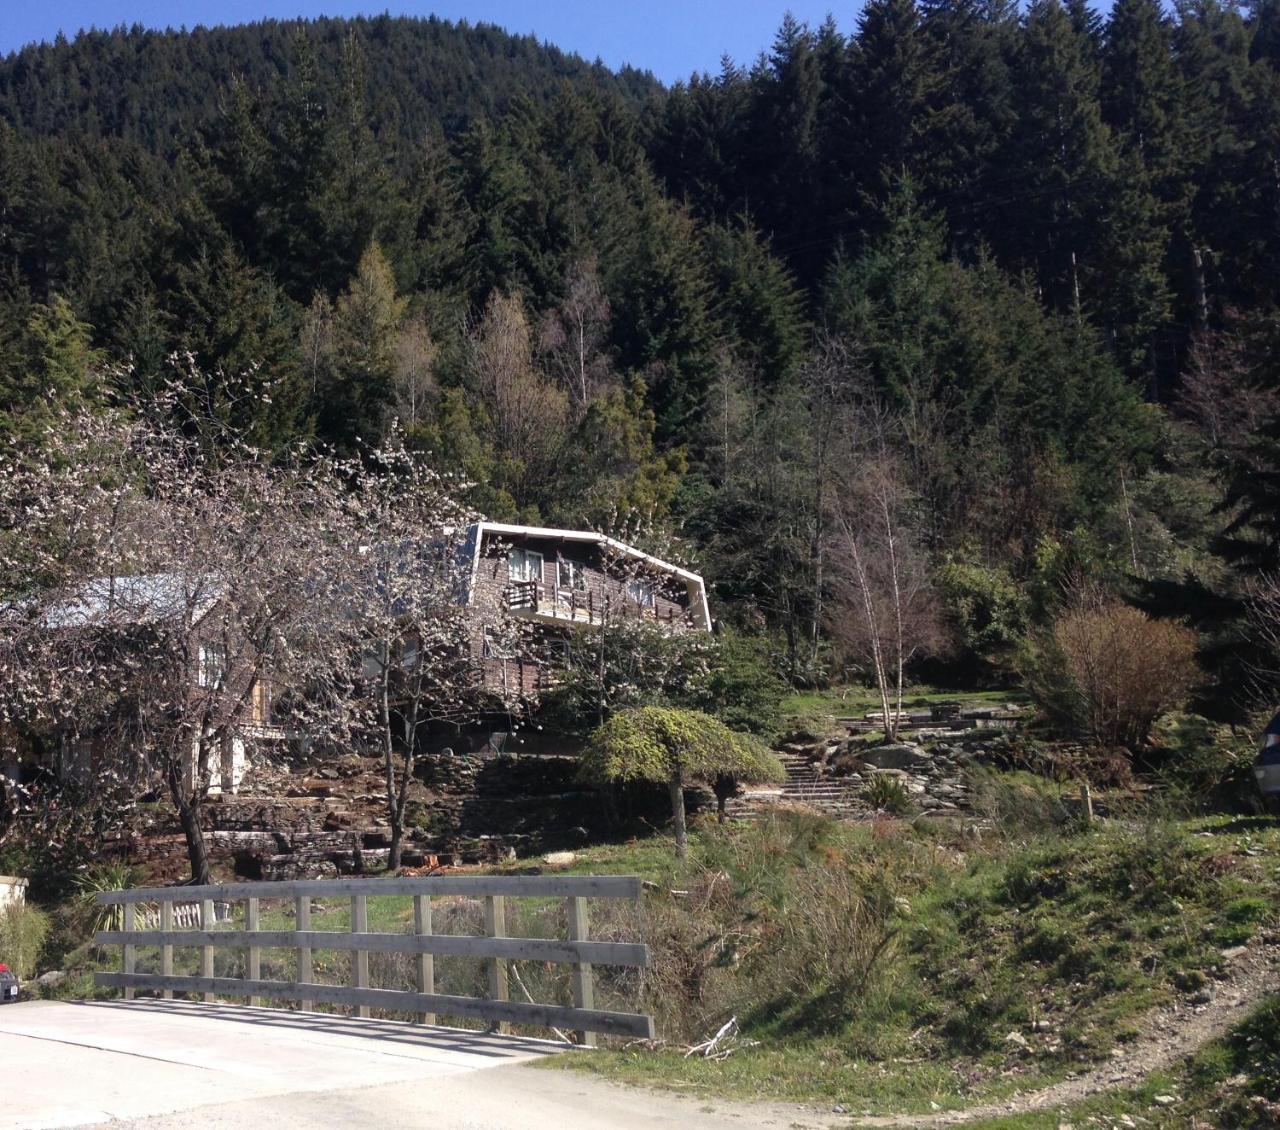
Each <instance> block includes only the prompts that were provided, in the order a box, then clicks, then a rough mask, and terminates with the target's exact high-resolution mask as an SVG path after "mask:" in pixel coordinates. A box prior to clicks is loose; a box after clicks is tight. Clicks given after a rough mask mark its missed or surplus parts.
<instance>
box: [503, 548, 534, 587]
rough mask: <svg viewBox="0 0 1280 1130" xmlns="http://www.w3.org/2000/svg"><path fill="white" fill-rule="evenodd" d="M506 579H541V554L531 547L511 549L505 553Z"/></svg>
mask: <svg viewBox="0 0 1280 1130" xmlns="http://www.w3.org/2000/svg"><path fill="white" fill-rule="evenodd" d="M507 579H508V580H511V581H538V582H539V583H541V581H542V554H541V553H537V552H535V551H534V550H532V549H513V550H511V551H510V552H509V553H508V554H507Z"/></svg>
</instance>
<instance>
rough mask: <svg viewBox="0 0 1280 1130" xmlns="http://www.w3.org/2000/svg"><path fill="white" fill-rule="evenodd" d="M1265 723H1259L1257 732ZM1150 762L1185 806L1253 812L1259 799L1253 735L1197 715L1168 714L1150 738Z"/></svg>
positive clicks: (1160, 777) (1174, 797) (1170, 793)
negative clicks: (1254, 766) (1246, 809)
mask: <svg viewBox="0 0 1280 1130" xmlns="http://www.w3.org/2000/svg"><path fill="white" fill-rule="evenodd" d="M1265 724H1266V719H1260V720H1258V722H1257V724H1256V725H1255V726H1254V727H1252V729H1253V731H1254V732H1257V731H1259V730H1261V729H1262V727H1263V726H1264V725H1265ZM1151 741H1152V743H1153V745H1155V746H1156V747H1157V748H1156V749H1155V750H1154V751H1153V757H1152V761H1153V763H1154V765H1155V769H1156V775H1157V777H1158V778H1159V780H1160V782H1161V783H1162V784H1163V785H1164V786H1165V788H1166V790H1167V792H1168V794H1169V795H1170V797H1171V798H1173V799H1175V800H1178V801H1180V802H1182V803H1184V804H1185V805H1187V806H1190V807H1193V808H1197V807H1203V806H1205V805H1212V806H1214V807H1220V806H1222V805H1227V806H1229V807H1233V808H1241V807H1245V808H1247V807H1249V804H1250V802H1251V801H1253V800H1254V799H1255V798H1256V797H1257V785H1256V784H1255V783H1254V777H1253V761H1254V757H1255V755H1256V749H1255V747H1254V743H1253V740H1252V737H1251V735H1248V736H1246V735H1245V734H1242V733H1239V732H1235V731H1234V730H1233V729H1232V728H1230V727H1226V726H1218V725H1215V724H1214V723H1212V722H1210V721H1209V720H1208V719H1207V718H1202V717H1201V716H1200V715H1198V714H1180V713H1175V714H1168V715H1165V716H1164V717H1163V718H1161V719H1160V720H1159V721H1158V723H1157V724H1156V726H1155V727H1154V729H1153V730H1152V734H1151Z"/></svg>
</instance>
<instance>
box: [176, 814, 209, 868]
mask: <svg viewBox="0 0 1280 1130" xmlns="http://www.w3.org/2000/svg"><path fill="white" fill-rule="evenodd" d="M174 799H175V801H176V803H177V808H178V820H179V822H180V823H181V824H182V834H183V835H184V836H185V837H186V838H187V858H188V859H189V860H190V862H191V881H192V882H193V883H194V884H195V885H196V886H202V885H204V884H205V883H208V882H209V880H210V876H209V848H208V846H207V845H206V844H205V842H204V830H203V829H202V828H201V827H200V810H201V808H202V807H203V806H202V804H201V803H200V802H199V801H198V800H193V799H192V798H189V797H187V798H178V797H175V798H174Z"/></svg>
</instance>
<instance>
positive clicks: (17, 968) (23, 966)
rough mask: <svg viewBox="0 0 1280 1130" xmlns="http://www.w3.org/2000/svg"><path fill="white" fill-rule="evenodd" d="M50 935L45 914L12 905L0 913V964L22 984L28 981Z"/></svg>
mask: <svg viewBox="0 0 1280 1130" xmlns="http://www.w3.org/2000/svg"><path fill="white" fill-rule="evenodd" d="M48 935H49V916H48V915H47V914H45V912H44V911H43V910H41V909H40V908H39V907H38V906H32V905H31V904H30V903H10V904H9V905H8V906H6V907H5V908H4V910H2V911H0V961H3V962H4V963H5V964H6V965H8V966H9V968H10V969H12V970H13V971H14V972H15V973H16V974H17V975H18V977H19V979H20V980H23V981H26V980H29V979H30V978H31V977H32V976H34V975H35V971H36V959H37V958H38V957H39V956H40V951H41V950H42V949H43V948H44V940H45V938H46V937H48Z"/></svg>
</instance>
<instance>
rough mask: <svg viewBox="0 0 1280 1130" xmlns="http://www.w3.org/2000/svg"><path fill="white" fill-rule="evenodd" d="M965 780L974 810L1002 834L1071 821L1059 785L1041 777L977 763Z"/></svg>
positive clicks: (1017, 832)
mask: <svg viewBox="0 0 1280 1130" xmlns="http://www.w3.org/2000/svg"><path fill="white" fill-rule="evenodd" d="M968 782H969V801H970V804H972V806H973V810H974V812H975V813H977V814H978V815H979V816H982V817H985V818H986V819H987V820H989V821H990V822H991V824H992V826H993V827H994V828H996V829H997V830H998V831H999V832H1001V833H1003V834H1005V835H1022V834H1024V833H1028V832H1032V833H1034V832H1046V831H1049V830H1051V829H1054V828H1062V827H1065V826H1066V825H1067V824H1069V823H1070V821H1071V812H1070V810H1069V809H1068V808H1067V806H1066V805H1065V804H1064V803H1063V801H1062V791H1061V788H1060V787H1059V785H1058V784H1057V783H1056V782H1054V781H1051V780H1048V779H1046V778H1044V777H1041V776H1037V775H1035V774H1033V773H1025V772H1021V773H999V772H995V771H994V770H991V769H986V768H982V767H976V768H974V769H972V770H970V772H969V774H968Z"/></svg>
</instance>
